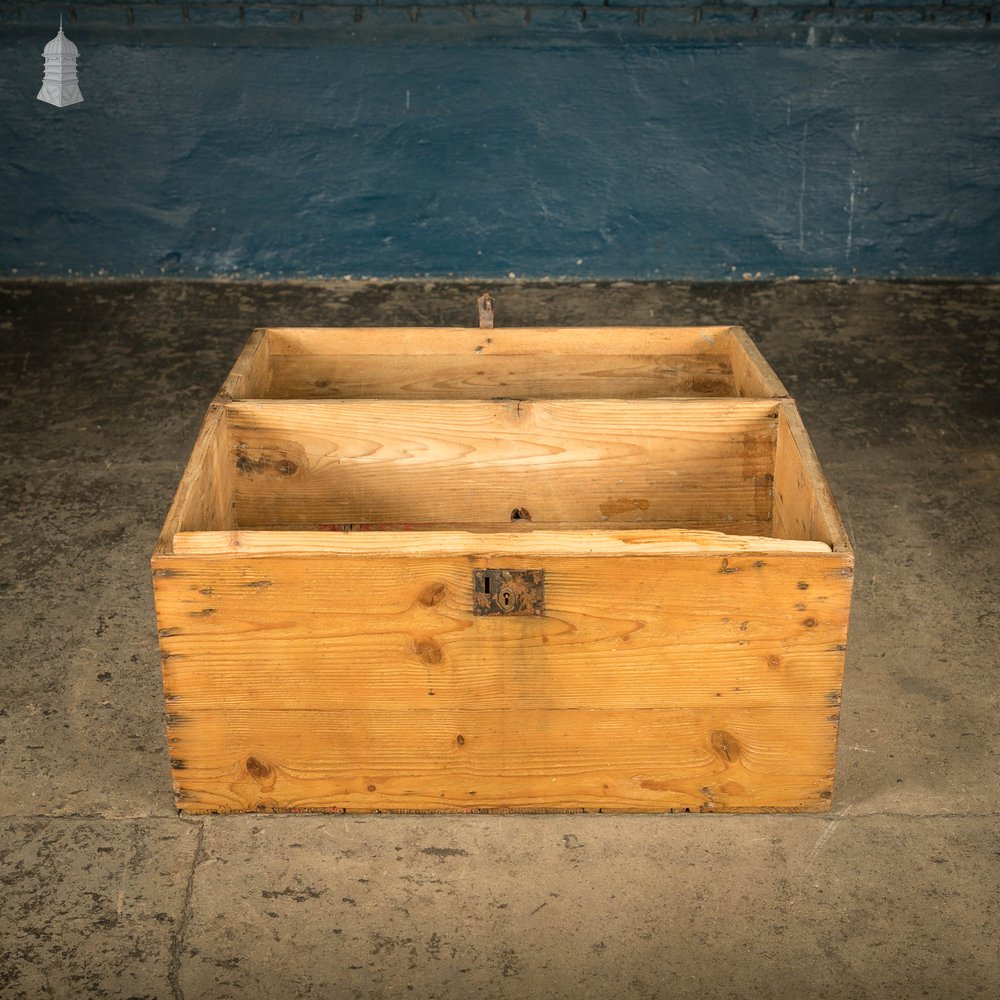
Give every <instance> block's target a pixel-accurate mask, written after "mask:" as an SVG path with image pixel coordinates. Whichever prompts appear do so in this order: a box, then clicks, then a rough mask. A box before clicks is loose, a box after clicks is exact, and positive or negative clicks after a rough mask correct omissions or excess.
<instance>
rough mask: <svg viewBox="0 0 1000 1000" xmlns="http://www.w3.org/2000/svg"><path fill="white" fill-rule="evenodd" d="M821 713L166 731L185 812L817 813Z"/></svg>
mask: <svg viewBox="0 0 1000 1000" xmlns="http://www.w3.org/2000/svg"><path fill="white" fill-rule="evenodd" d="M829 715H830V713H829V711H828V710H825V709H730V710H722V709H716V710H712V709H675V710H666V711H662V710H660V711H658V710H651V711H642V712H637V711H572V710H570V711H540V710H539V711H510V710H505V709H501V710H492V711H485V712H468V711H462V710H448V711H419V712H406V713H399V712H390V711H380V710H374V709H373V710H367V711H358V712H330V713H328V712H309V711H293V712H281V711H264V712H252V713H248V712H244V711H239V710H235V711H234V710H226V711H224V712H223V711H213V712H207V713H197V714H195V713H192V715H191V716H189V717H187V718H185V719H183V720H182V721H179V722H177V723H175V724H174V725H173V726H172V727H171V735H170V751H171V759H172V763H173V775H174V783H175V788H176V794H177V801H178V804H179V805H180V806H181V807H182V808H183V809H184V810H186V811H188V812H229V811H248V810H249V811H253V810H261V811H276V810H319V811H327V812H340V811H352V812H372V811H381V810H386V811H395V810H399V811H418V810H433V811H479V810H491V809H501V810H511V809H513V810H521V809H523V810H531V811H539V810H580V809H583V810H593V811H598V810H600V811H604V812H651V811H663V810H670V809H675V810H689V811H705V812H711V811H719V812H741V811H755V812H759V811H768V810H775V809H780V810H786V811H822V810H825V809H827V808H829V804H830V796H831V793H832V783H833V769H834V754H835V743H836V726H835V725H833V724H832V723H831V722H830V721H829Z"/></svg>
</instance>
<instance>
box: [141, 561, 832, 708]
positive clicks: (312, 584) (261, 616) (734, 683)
mask: <svg viewBox="0 0 1000 1000" xmlns="http://www.w3.org/2000/svg"><path fill="white" fill-rule="evenodd" d="M498 565H499V566H502V567H505V568H514V569H517V568H523V569H529V568H530V569H536V570H537V569H540V570H543V571H544V574H545V583H544V614H543V615H540V616H532V615H527V616H518V615H514V616H499V617H482V616H478V615H475V614H474V613H473V608H472V601H473V596H472V595H473V570H474V569H475V568H477V567H483V568H485V567H496V566H498ZM156 569H157V573H156V575H155V576H154V587H155V594H156V606H157V613H158V620H159V626H160V630H161V633H160V644H161V650H162V653H163V655H164V687H165V691H166V694H167V698H168V701H169V703H170V706H171V708H170V711H171V712H174V713H179V714H181V715H184V714H186V713H188V712H189V711H194V710H199V711H200V710H205V709H208V708H210V707H212V706H213V705H225V706H226V707H227V709H229V708H233V709H235V708H240V709H246V710H248V711H250V710H255V709H261V710H265V709H266V710H271V709H280V710H300V709H301V710H305V709H307V708H311V709H315V710H323V711H334V710H341V709H348V708H351V709H358V710H360V709H364V708H370V707H377V708H380V709H389V708H391V709H394V710H398V711H401V712H406V711H409V710H414V711H417V710H423V709H434V710H436V709H443V708H465V709H467V710H468V711H471V712H474V711H479V710H483V711H485V710H493V709H499V708H510V709H526V710H527V709H543V708H553V709H555V708H559V709H563V708H581V709H583V708H587V709H601V708H623V709H624V708H633V709H648V708H658V709H665V708H677V707H697V706H719V705H727V704H730V703H732V704H739V705H744V706H753V707H757V708H763V707H767V706H775V705H783V706H802V705H809V706H814V707H822V706H827V707H828V708H829V707H830V706H835V705H836V704H838V703H839V691H840V683H841V674H842V671H843V657H844V647H843V644H844V642H845V638H846V630H847V617H848V610H849V600H850V569H851V562H850V559H849V557H847V556H843V555H836V554H833V553H830V552H827V553H826V554H825V555H799V556H792V555H769V556H765V557H756V556H752V555H730V556H718V555H715V554H712V555H691V556H661V557H651V558H636V557H630V556H619V557H616V558H612V557H606V558H599V559H591V558H587V557H585V556H576V557H565V556H538V555H534V556H531V557H525V556H520V557H518V556H513V555H510V554H504V555H503V557H502V558H497V559H494V558H491V557H490V556H488V555H483V556H467V555H464V554H463V555H453V556H437V557H430V556H426V557H397V558H371V557H369V556H366V555H356V556H346V555H327V556H311V557H306V558H303V557H295V556H273V557H269V558H259V557H249V556H230V557H200V558H197V557H180V556H175V557H173V558H169V557H168V558H165V559H163V560H161V561H159V562H158V563H157V566H156Z"/></svg>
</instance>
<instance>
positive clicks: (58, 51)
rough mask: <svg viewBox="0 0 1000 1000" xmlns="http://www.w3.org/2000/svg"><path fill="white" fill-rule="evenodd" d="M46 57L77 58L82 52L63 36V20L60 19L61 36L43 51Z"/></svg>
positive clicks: (54, 39)
mask: <svg viewBox="0 0 1000 1000" xmlns="http://www.w3.org/2000/svg"><path fill="white" fill-rule="evenodd" d="M42 54H43V55H46V56H58V55H63V56H77V55H79V54H80V50H79V49H78V48H77V47H76V46H75V45H74V44H73V43H72V42H71V41H70V40H69V39H68V38H67V37H66V36H65V35H64V34H63V30H62V18H61V17H60V18H59V34H58V35H56V37H55V38H53V39H52V41H51V42H49V43H48V45H46V46H45V48H44V49H42Z"/></svg>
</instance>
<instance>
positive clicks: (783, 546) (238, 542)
mask: <svg viewBox="0 0 1000 1000" xmlns="http://www.w3.org/2000/svg"><path fill="white" fill-rule="evenodd" d="M517 523H518V522H510V521H508V522H505V523H503V524H496V525H482V524H473V523H469V524H466V525H462V526H453V527H445V528H441V527H440V526H436V525H420V524H416V525H409V526H407V528H406V529H403V528H402V527H401V526H399V527H400V530H396V531H394V530H391V528H390V529H388V530H360V531H344V532H342V531H309V530H294V529H291V528H286V529H285V530H280V531H260V530H236V531H192V532H180V533H178V534H176V535H174V551H175V552H177V553H184V554H190V555H223V554H226V553H235V554H237V555H239V554H242V555H276V554H280V553H283V552H290V553H300V554H302V555H310V554H328V555H340V556H347V555H365V556H369V557H372V558H375V557H379V556H397V555H467V556H468V555H481V554H484V553H486V554H488V553H496V554H505V555H522V556H533V555H567V556H571V555H586V556H593V557H595V558H600V557H602V556H624V555H627V556H631V557H638V556H657V555H674V554H676V555H690V554H692V553H698V552H718V553H721V554H723V555H726V554H729V553H740V552H752V553H755V554H768V553H814V554H815V553H825V552H829V551H830V546H829V545H827V544H826V543H825V542H818V541H800V540H798V539H783V538H768V537H765V536H761V535H727V534H724V533H723V532H720V531H691V530H688V529H685V528H664V529H658V528H656V527H655V526H652V527H650V528H648V529H647V528H643V529H641V530H615V529H608V528H599V529H595V528H594V527H593V526H592V525H583V524H578V525H576V526H573V525H571V524H567V525H566V526H564V527H561V528H560V529H559V530H557V531H551V530H546V529H544V528H539V527H537V526H534V525H532V524H530V523H529V522H520V523H522V524H524V525H525V528H523V529H520V528H518V529H516V530H514V531H510V530H508V529H510V528H512V527H514V526H515V525H516V524H517ZM528 529H532V530H528Z"/></svg>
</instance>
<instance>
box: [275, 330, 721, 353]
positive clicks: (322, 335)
mask: <svg viewBox="0 0 1000 1000" xmlns="http://www.w3.org/2000/svg"><path fill="white" fill-rule="evenodd" d="M728 329H729V327H726V326H689V327H657V326H651V327H641V326H640V327H635V326H597V327H543V326H539V327H504V328H502V329H491V330H480V329H478V328H469V327H275V328H271V329H270V330H268V341H269V343H270V348H271V356H272V358H274V357H277V356H279V355H288V354H292V355H294V354H305V355H318V354H327V355H337V356H341V357H343V356H350V355H376V354H385V355H391V356H393V357H398V356H400V355H413V356H425V355H432V354H445V355H449V354H450V355H454V354H466V355H471V356H485V355H503V354H514V355H539V354H541V355H552V354H564V355H640V354H649V355H657V354H716V353H718V354H726V353H727V351H726V347H725V345H724V344H723V343H722V342H721V340H720V337H721V336H725V334H726V331H727V330H728Z"/></svg>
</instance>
